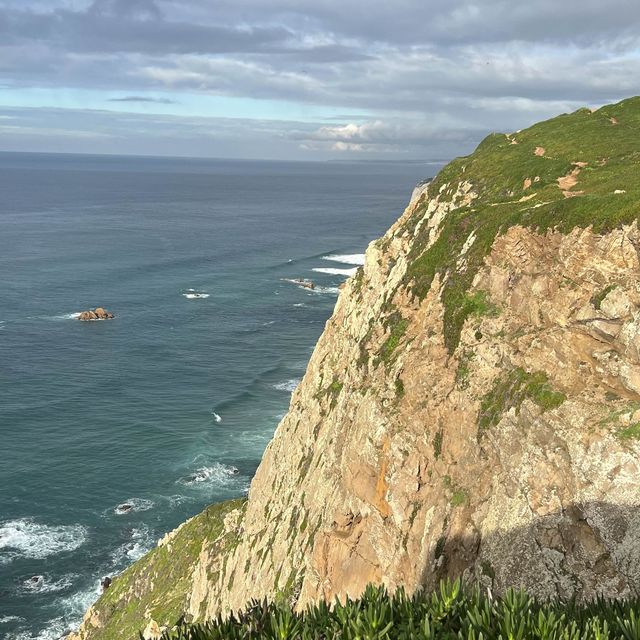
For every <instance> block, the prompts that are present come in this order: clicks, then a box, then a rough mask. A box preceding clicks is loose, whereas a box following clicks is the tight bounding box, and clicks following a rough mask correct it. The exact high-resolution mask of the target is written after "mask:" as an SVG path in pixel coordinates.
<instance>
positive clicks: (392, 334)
mask: <svg viewBox="0 0 640 640" xmlns="http://www.w3.org/2000/svg"><path fill="white" fill-rule="evenodd" d="M385 324H386V326H387V327H388V329H389V336H388V337H387V339H386V340H385V341H384V344H383V345H382V347H380V353H379V355H378V359H377V362H380V361H381V362H384V364H385V365H387V364H391V363H392V362H393V360H394V359H395V356H394V351H395V350H396V348H397V346H398V345H399V344H400V340H402V338H403V337H404V334H405V333H406V332H407V328H408V326H409V321H408V320H405V319H404V318H403V317H402V315H400V312H399V311H394V312H393V313H392V314H391V315H390V316H389V317H388V318H387V319H386V322H385Z"/></svg>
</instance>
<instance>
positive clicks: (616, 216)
mask: <svg viewBox="0 0 640 640" xmlns="http://www.w3.org/2000/svg"><path fill="white" fill-rule="evenodd" d="M536 149H538V153H539V154H541V155H537V154H536ZM541 150H543V151H541ZM576 163H580V164H584V166H579V165H578V164H576ZM572 171H578V173H577V175H576V176H575V177H576V179H577V182H576V184H575V185H574V186H573V187H571V188H568V189H567V188H566V187H565V190H566V191H570V192H571V193H572V194H573V197H565V195H564V194H563V189H561V188H560V186H559V185H558V178H561V177H563V176H567V175H568V174H570V173H571V172H572ZM639 178H640V97H636V98H629V99H628V100H624V101H622V102H619V103H618V104H614V105H609V106H606V107H602V108H601V109H598V110H597V111H595V112H591V111H590V110H588V109H580V110H579V111H576V112H575V113H572V114H567V115H562V116H558V117H557V118H553V119H551V120H547V121H545V122H541V123H539V124H536V125H534V126H532V127H530V128H528V129H525V130H523V131H520V132H517V133H514V134H512V135H509V136H508V135H505V134H491V135H490V136H488V137H487V138H485V140H483V141H482V142H481V143H480V145H479V146H478V148H477V149H476V150H475V151H474V152H473V153H472V154H471V155H469V156H466V157H463V158H457V159H456V160H453V161H452V162H451V163H449V164H448V165H447V166H446V167H445V168H444V169H442V171H441V172H440V173H439V174H438V176H436V178H435V179H434V180H433V182H432V183H431V184H430V185H429V198H431V199H432V198H435V197H436V196H438V197H439V198H440V201H446V200H451V198H452V197H453V194H454V193H455V191H456V190H457V188H458V185H459V184H460V183H462V182H464V181H468V182H470V183H471V184H472V190H473V191H474V192H476V193H477V194H478V198H477V199H475V200H473V202H471V204H470V205H468V206H465V207H461V208H458V209H454V210H453V211H452V212H451V213H449V214H448V215H447V216H446V218H445V220H444V222H443V223H442V227H441V233H440V236H439V238H438V240H437V241H436V242H435V243H434V244H433V245H432V246H431V247H430V248H429V249H428V250H426V246H427V242H428V240H429V235H428V230H425V229H424V227H422V228H421V229H420V231H419V232H418V234H417V236H416V237H415V239H414V241H413V246H412V250H411V253H410V255H409V260H410V266H409V268H408V270H407V274H406V276H405V280H404V283H403V284H404V285H406V286H409V287H410V288H411V289H412V290H413V292H414V294H416V295H417V296H418V297H419V298H424V296H426V294H427V293H428V291H429V289H430V287H431V283H432V281H433V278H434V277H435V274H436V273H440V274H442V275H443V276H446V280H445V283H444V287H443V291H442V301H443V304H444V309H445V311H444V321H445V343H446V346H447V348H448V349H449V352H450V353H453V352H454V351H455V349H456V347H457V346H458V343H459V340H460V331H461V330H462V325H463V324H464V321H465V320H466V318H467V317H468V315H469V309H468V305H466V304H465V301H466V292H467V291H468V290H469V288H470V287H471V283H472V281H473V278H474V276H475V275H476V273H477V272H478V270H479V269H480V268H481V266H482V264H483V261H484V258H485V257H486V256H487V254H488V253H489V252H490V250H491V246H492V245H493V242H494V240H495V238H496V237H497V236H498V235H500V234H502V233H504V232H505V231H506V230H507V229H508V228H509V227H512V226H515V225H522V226H524V227H528V228H532V229H536V230H538V231H539V232H540V233H544V232H546V231H547V230H549V229H557V230H558V231H560V232H562V233H568V232H570V231H571V230H572V229H574V228H576V227H581V228H586V227H589V226H591V227H593V230H594V231H595V232H596V233H604V232H607V231H610V230H612V229H614V228H617V227H619V226H621V225H622V224H627V223H630V222H632V221H633V220H636V219H638V216H639V214H640V204H639V203H640V179H639ZM529 181H531V183H530V184H529ZM522 198H527V199H526V200H521V199H522ZM425 207H426V202H425V204H424V206H423V207H422V208H420V209H418V210H417V211H416V212H415V214H414V215H413V216H411V217H410V218H409V220H408V221H407V223H406V229H407V230H408V231H409V232H410V233H412V234H413V233H414V231H415V228H416V225H417V224H418V222H419V221H420V220H421V219H422V218H423V216H424V213H425V211H424V208H425ZM472 232H473V233H474V234H475V237H476V239H475V241H474V242H473V244H472V245H471V247H470V248H469V250H468V251H467V254H466V260H465V261H464V264H458V260H459V257H460V254H461V251H462V248H463V246H464V244H465V241H466V240H467V238H468V237H469V235H470V234H471V233H472Z"/></svg>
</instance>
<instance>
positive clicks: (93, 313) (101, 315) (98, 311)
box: [78, 307, 114, 321]
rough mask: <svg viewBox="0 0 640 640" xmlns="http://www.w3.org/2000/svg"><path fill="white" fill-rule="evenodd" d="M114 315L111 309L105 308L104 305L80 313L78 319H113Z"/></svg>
mask: <svg viewBox="0 0 640 640" xmlns="http://www.w3.org/2000/svg"><path fill="white" fill-rule="evenodd" d="M113 317H114V315H113V313H111V312H110V311H107V310H106V309H103V308H102V307H96V308H95V309H89V310H88V311H83V312H82V313H80V314H78V320H84V321H87V320H111V319H113Z"/></svg>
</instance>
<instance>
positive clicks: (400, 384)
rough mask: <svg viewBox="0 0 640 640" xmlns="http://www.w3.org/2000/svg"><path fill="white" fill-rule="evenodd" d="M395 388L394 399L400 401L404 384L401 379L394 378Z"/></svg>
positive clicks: (402, 396)
mask: <svg viewBox="0 0 640 640" xmlns="http://www.w3.org/2000/svg"><path fill="white" fill-rule="evenodd" d="M395 387H396V399H397V400H402V398H404V382H402V379H401V378H400V377H398V378H396V381H395Z"/></svg>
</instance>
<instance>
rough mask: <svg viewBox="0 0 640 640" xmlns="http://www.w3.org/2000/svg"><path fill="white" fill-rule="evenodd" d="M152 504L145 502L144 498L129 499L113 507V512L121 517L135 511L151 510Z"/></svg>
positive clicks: (148, 501)
mask: <svg viewBox="0 0 640 640" xmlns="http://www.w3.org/2000/svg"><path fill="white" fill-rule="evenodd" d="M153 506H154V503H153V502H152V501H151V500H145V498H129V500H125V501H124V502H121V503H120V504H119V505H117V506H116V507H114V509H113V511H114V513H115V514H116V515H118V516H123V515H125V514H127V513H135V512H136V511H149V509H151V508H153Z"/></svg>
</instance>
